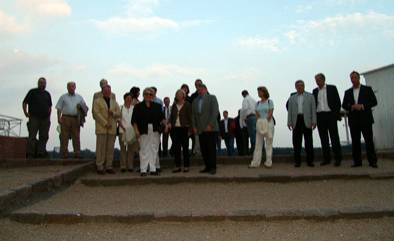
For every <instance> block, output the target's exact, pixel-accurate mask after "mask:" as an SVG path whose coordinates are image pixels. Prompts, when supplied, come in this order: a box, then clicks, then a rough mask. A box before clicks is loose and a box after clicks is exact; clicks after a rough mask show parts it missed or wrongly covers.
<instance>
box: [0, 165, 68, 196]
mask: <svg viewBox="0 0 394 241" xmlns="http://www.w3.org/2000/svg"><path fill="white" fill-rule="evenodd" d="M73 168H75V166H74V165H68V166H63V165H57V166H52V165H51V166H40V167H19V168H1V169H0V180H1V182H0V192H1V191H4V190H7V189H14V188H17V187H19V186H21V185H25V184H30V183H34V182H37V181H40V180H42V179H45V178H49V177H52V176H54V175H56V174H58V173H61V172H64V171H68V170H72V169H73Z"/></svg>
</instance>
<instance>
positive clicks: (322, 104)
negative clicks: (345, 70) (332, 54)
mask: <svg viewBox="0 0 394 241" xmlns="http://www.w3.org/2000/svg"><path fill="white" fill-rule="evenodd" d="M315 80H316V84H317V86H318V87H317V88H315V89H314V90H313V95H314V96H315V100H316V111H317V114H316V116H317V129H318V131H319V136H320V141H321V146H322V151H323V158H324V161H323V162H322V163H320V165H321V166H325V165H328V164H330V162H331V150H330V141H329V138H328V135H330V139H331V145H332V150H333V152H334V155H335V164H334V165H335V166H340V165H341V161H342V150H341V144H340V141H339V135H338V125H337V121H338V120H340V119H341V117H340V111H341V99H340V98H339V94H338V90H337V87H336V86H335V85H327V84H326V77H325V76H324V74H322V73H319V74H317V75H316V76H315Z"/></svg>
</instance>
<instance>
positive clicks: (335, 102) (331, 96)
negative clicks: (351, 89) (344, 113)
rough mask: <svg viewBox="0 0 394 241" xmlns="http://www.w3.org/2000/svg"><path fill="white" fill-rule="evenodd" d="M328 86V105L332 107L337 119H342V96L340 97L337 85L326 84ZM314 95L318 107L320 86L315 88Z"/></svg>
mask: <svg viewBox="0 0 394 241" xmlns="http://www.w3.org/2000/svg"><path fill="white" fill-rule="evenodd" d="M326 88H327V102H328V107H330V109H331V112H333V113H335V115H336V116H337V119H338V120H341V116H340V111H341V98H340V97H339V93H338V90H337V87H336V86H335V85H326ZM313 95H314V96H315V100H316V107H317V104H318V103H317V102H318V95H319V88H315V89H314V90H313Z"/></svg>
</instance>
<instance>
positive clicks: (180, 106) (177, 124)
mask: <svg viewBox="0 0 394 241" xmlns="http://www.w3.org/2000/svg"><path fill="white" fill-rule="evenodd" d="M182 107H183V104H182V105H178V104H176V108H177V109H178V114H177V116H176V121H175V127H181V121H180V120H179V112H180V111H181V109H182Z"/></svg>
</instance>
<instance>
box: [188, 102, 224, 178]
mask: <svg viewBox="0 0 394 241" xmlns="http://www.w3.org/2000/svg"><path fill="white" fill-rule="evenodd" d="M200 101H201V102H200ZM200 107H201V108H200ZM218 115H219V105H218V101H217V99H216V97H215V96H214V95H210V94H205V95H204V96H202V97H197V98H196V99H195V100H194V101H193V107H192V117H193V118H192V125H193V128H196V129H197V132H198V134H199V140H200V149H201V154H202V157H203V159H204V163H205V169H204V170H203V172H210V173H211V174H215V173H216V139H217V135H218V132H219V123H218V120H217V117H218ZM208 125H210V126H212V131H206V129H207V127H208Z"/></svg>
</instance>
